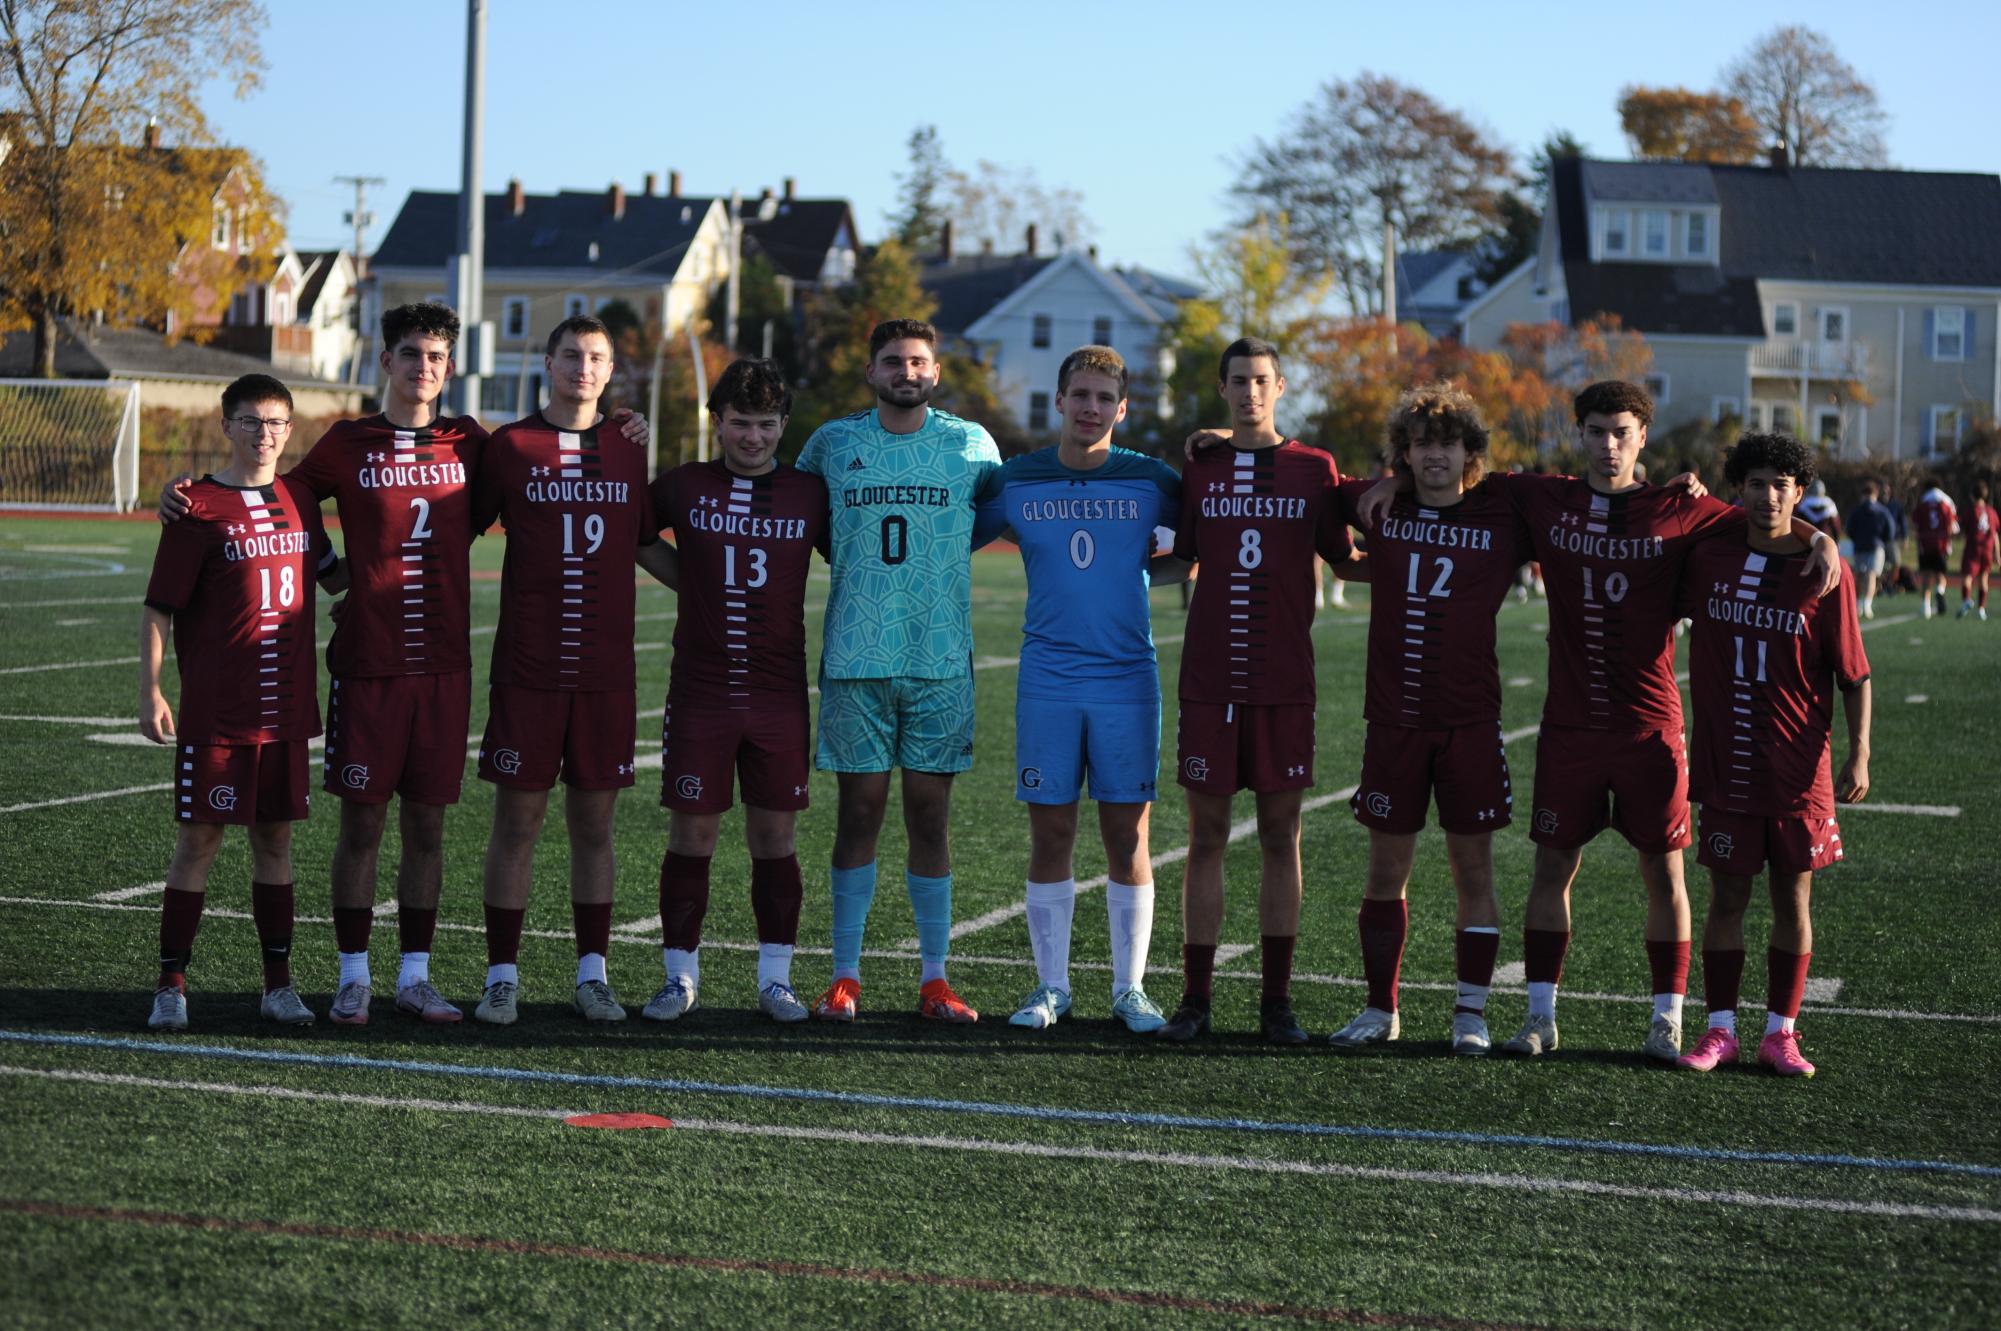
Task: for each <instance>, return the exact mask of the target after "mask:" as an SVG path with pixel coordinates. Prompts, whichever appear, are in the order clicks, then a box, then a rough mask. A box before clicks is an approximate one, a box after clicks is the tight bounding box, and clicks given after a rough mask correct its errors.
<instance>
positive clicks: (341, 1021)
mask: <svg viewBox="0 0 2001 1331" xmlns="http://www.w3.org/2000/svg"><path fill="white" fill-rule="evenodd" d="M368 995H369V989H368V986H367V985H365V984H363V983H361V982H360V981H359V980H352V981H349V982H348V983H347V984H344V985H342V986H341V987H340V992H338V993H336V994H335V995H334V1001H333V1006H332V1007H330V1008H328V1009H327V1019H328V1020H329V1021H331V1022H333V1023H334V1024H335V1025H338V1026H366V1025H367V1024H368Z"/></svg>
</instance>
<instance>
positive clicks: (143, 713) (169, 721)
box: [139, 605, 174, 744]
mask: <svg viewBox="0 0 2001 1331" xmlns="http://www.w3.org/2000/svg"><path fill="white" fill-rule="evenodd" d="M172 623H173V620H172V619H170V618H169V617H168V615H167V612H166V611H164V610H161V609H159V608H158V607H156V606H151V605H148V606H143V607H141V608H140V611H139V733H140V734H142V735H144V736H145V737H146V738H147V739H150V740H152V741H153V742H154V743H155V744H171V743H173V742H174V709H173V707H172V706H171V705H169V704H168V702H167V695H166V694H164V693H162V692H160V668H161V666H162V665H163V664H164V663H165V662H166V659H167V630H168V628H169V626H171V625H172Z"/></svg>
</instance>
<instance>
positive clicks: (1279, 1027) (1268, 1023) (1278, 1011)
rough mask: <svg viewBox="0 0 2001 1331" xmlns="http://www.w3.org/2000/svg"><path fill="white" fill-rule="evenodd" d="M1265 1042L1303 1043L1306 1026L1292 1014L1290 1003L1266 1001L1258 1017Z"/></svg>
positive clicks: (1305, 1036) (1305, 1035)
mask: <svg viewBox="0 0 2001 1331" xmlns="http://www.w3.org/2000/svg"><path fill="white" fill-rule="evenodd" d="M1258 1024H1259V1026H1260V1027H1261V1028H1262V1030H1263V1033H1264V1038H1265V1043H1266V1044H1305V1043H1306V1041H1307V1038H1308V1037H1307V1034H1306V1028H1305V1027H1304V1026H1301V1025H1300V1024H1299V1018H1297V1017H1295V1016H1293V1015H1292V1004H1290V1003H1282V1002H1281V1003H1268V1004H1266V1005H1265V1008H1264V1011H1263V1013H1262V1014H1261V1015H1260V1017H1259V1021H1258Z"/></svg>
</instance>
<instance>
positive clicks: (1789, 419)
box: [1772, 402, 1793, 434]
mask: <svg viewBox="0 0 2001 1331" xmlns="http://www.w3.org/2000/svg"><path fill="white" fill-rule="evenodd" d="M1772 428H1773V429H1774V430H1777V431H1778V432H1779V433H1781V434H1791V433H1792V432H1793V404H1792V403H1790V402H1774V403H1773V404H1772Z"/></svg>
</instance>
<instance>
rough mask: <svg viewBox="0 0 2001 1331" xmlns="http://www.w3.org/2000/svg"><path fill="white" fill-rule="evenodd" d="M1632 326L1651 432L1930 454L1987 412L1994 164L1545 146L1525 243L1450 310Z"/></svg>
mask: <svg viewBox="0 0 2001 1331" xmlns="http://www.w3.org/2000/svg"><path fill="white" fill-rule="evenodd" d="M1605 315H1611V316H1616V317H1617V319H1618V320H1619V322H1620V323H1621V324H1622V325H1623V326H1625V327H1626V328H1628V329H1632V330H1634V331H1636V332H1638V333H1641V334H1643V335H1644V336H1645V338H1646V340H1647V343H1648V345H1649V346H1650V347H1651V348H1652V351H1653V358H1654V364H1653V370H1652V372H1651V373H1650V374H1649V375H1648V376H1647V380H1648V382H1647V387H1648V389H1649V390H1650V391H1651V392H1652V393H1653V394H1654V397H1655V400H1656V402H1657V403H1658V406H1659V412H1658V416H1657V418H1656V430H1657V431H1659V430H1662V429H1670V428H1673V427H1675V426H1678V425H1682V424H1686V423H1688V422H1691V421H1711V422H1715V421H1722V420H1735V421H1739V422H1741V423H1742V424H1743V425H1745V426H1747V427H1749V428H1753V429H1779V430H1786V431H1789V432H1791V433H1794V434H1797V435H1799V436H1800V437H1802V438H1805V439H1807V440H1809V441H1813V442H1819V443H1822V444H1825V445H1826V446H1828V447H1829V448H1830V449H1832V450H1833V451H1834V452H1835V453H1836V454H1837V455H1838V456H1842V457H1865V456H1881V457H1893V458H1908V457H1930V456H1936V455H1943V454H1948V453H1950V452H1951V451H1952V450H1953V449H1954V448H1956V447H1957V445H1958V443H1959V441H1960V439H1961V437H1962V433H1963V430H1964V426H1965V422H1966V421H1967V420H1968V418H1969V415H1970V414H1971V413H1973V412H1976V411H1980V412H1993V413H1997V414H2001V339H1997V337H1996V333H1997V331H2001V177H1996V176H1992V175H1977V174H1970V173H1953V172H1932V171H1891V170H1875V169H1868V170H1854V169H1841V168H1831V167H1800V166H1794V165H1792V164H1790V163H1789V162H1788V160H1787V159H1786V157H1785V154H1784V151H1783V149H1775V150H1774V152H1773V155H1772V158H1771V160H1770V161H1768V162H1766V163H1761V164H1754V165H1712V164H1707V163H1697V162H1608V161H1597V160H1592V159H1585V158H1570V159H1566V160H1561V161H1558V162H1556V163H1555V164H1554V169H1553V170H1552V171H1551V173H1550V195H1549V198H1548V199H1547V200H1546V206H1545V208H1544V213H1543V232H1542V237H1541V244H1540V247H1539V249H1538V252H1537V254H1536V255H1535V257H1533V258H1531V259H1529V260H1527V261H1526V262H1524V263H1523V264H1522V265H1521V266H1520V267H1518V268H1517V269H1516V270H1515V271H1514V272H1512V273H1510V274H1508V275H1507V276H1506V277H1505V278H1503V279H1502V280H1501V281H1499V282H1497V283H1496V284H1495V285H1494V286H1493V288H1492V289H1490V290H1489V291H1487V292H1485V293H1484V294H1483V295H1481V296H1480V297H1479V298H1478V299H1476V300H1475V301H1473V302H1472V303H1471V304H1470V305H1468V306H1467V307H1466V309H1465V310H1464V311H1462V312H1461V314H1460V318H1459V325H1460V330H1461V336H1462V338H1463V339H1464V341H1465V342H1466V343H1467V345H1469V346H1473V347H1493V346H1496V345H1498V344H1499V343H1500V340H1501V338H1502V336H1503V334H1504V333H1505V332H1506V329H1507V327H1508V325H1510V324H1514V323H1533V322H1541V321H1544V320H1551V319H1553V320H1555V321H1557V322H1559V323H1564V324H1575V323H1578V322H1581V321H1583V320H1587V319H1593V318H1598V317H1600V316H1605Z"/></svg>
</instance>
